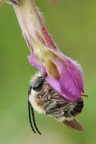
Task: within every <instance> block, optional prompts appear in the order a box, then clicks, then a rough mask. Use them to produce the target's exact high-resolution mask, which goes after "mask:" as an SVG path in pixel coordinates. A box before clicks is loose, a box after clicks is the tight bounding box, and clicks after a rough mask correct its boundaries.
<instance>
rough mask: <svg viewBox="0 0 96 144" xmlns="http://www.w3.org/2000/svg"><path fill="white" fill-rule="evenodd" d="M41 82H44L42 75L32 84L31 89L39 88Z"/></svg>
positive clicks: (41, 84)
mask: <svg viewBox="0 0 96 144" xmlns="http://www.w3.org/2000/svg"><path fill="white" fill-rule="evenodd" d="M43 82H44V77H38V78H37V79H36V81H35V82H34V83H33V85H32V88H33V90H35V91H37V90H41V88H42V86H43Z"/></svg>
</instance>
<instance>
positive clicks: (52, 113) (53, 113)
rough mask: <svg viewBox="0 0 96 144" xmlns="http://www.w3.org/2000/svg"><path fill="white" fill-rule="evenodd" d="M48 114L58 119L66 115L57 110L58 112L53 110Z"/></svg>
mask: <svg viewBox="0 0 96 144" xmlns="http://www.w3.org/2000/svg"><path fill="white" fill-rule="evenodd" d="M46 114H47V115H52V116H56V117H58V116H62V115H63V114H64V112H63V111H61V110H59V109H57V110H56V109H51V110H49V111H46Z"/></svg>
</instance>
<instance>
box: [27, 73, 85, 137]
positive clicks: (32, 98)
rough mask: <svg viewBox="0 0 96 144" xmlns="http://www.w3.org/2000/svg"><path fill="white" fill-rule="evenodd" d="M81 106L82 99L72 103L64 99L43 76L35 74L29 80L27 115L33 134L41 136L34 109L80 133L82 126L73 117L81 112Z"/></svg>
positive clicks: (82, 104)
mask: <svg viewBox="0 0 96 144" xmlns="http://www.w3.org/2000/svg"><path fill="white" fill-rule="evenodd" d="M83 106H84V103H83V99H82V98H78V99H77V100H74V101H71V100H68V99H66V98H64V97H63V96H61V95H60V94H59V93H57V92H56V91H55V90H54V89H53V88H52V87H51V86H50V85H49V84H48V83H47V82H46V80H45V77H44V76H40V75H38V73H37V74H35V75H34V76H33V78H32V79H31V83H30V87H29V90H28V113H29V122H30V125H31V128H32V130H33V132H34V133H36V131H37V132H38V133H39V134H40V135H41V132H40V131H39V129H38V128H37V125H36V121H35V115H34V109H35V110H36V111H37V112H39V113H43V114H46V115H48V116H54V117H55V118H56V119H57V120H58V121H59V122H62V123H64V124H65V125H67V126H69V127H71V128H73V129H75V130H79V131H81V130H83V128H82V125H81V124H80V123H79V122H78V121H77V120H76V119H75V116H76V115H78V114H79V113H80V112H81V111H82V108H83ZM33 108H34V109H33ZM33 124H34V127H35V129H34V127H33Z"/></svg>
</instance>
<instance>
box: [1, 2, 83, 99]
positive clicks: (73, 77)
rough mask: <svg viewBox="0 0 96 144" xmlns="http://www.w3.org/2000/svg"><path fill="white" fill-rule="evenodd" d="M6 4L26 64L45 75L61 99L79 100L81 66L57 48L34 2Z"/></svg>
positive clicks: (81, 79)
mask: <svg viewBox="0 0 96 144" xmlns="http://www.w3.org/2000/svg"><path fill="white" fill-rule="evenodd" d="M1 1H3V0H1ZM1 1H0V2H1ZM9 1H10V3H11V4H12V5H13V7H14V10H15V12H16V16H17V18H18V21H19V24H20V26H21V29H22V33H23V35H24V38H25V40H26V42H27V45H28V47H29V49H30V53H31V54H30V56H29V57H28V61H29V63H30V64H31V65H32V66H34V67H35V68H37V69H39V70H40V71H41V74H42V75H45V74H47V75H46V81H47V83H48V84H49V85H50V86H51V87H53V88H54V89H55V90H56V91H57V92H58V93H59V94H61V96H63V97H65V98H66V99H68V100H76V99H78V98H80V97H81V96H82V95H83V94H84V89H83V78H82V70H81V67H80V65H79V64H78V63H77V62H75V61H73V60H72V59H70V58H68V57H67V56H65V55H63V54H62V53H61V52H60V51H59V50H58V49H57V46H56V45H55V43H54V42H53V40H52V38H51V37H50V35H49V33H48V32H47V30H46V27H45V25H44V23H43V20H42V16H41V14H40V12H39V11H38V9H37V7H36V5H35V4H34V0H24V1H23V2H21V1H18V2H17V0H15V3H14V1H12V0H9Z"/></svg>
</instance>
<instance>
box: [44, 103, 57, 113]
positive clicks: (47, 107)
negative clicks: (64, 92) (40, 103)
mask: <svg viewBox="0 0 96 144" xmlns="http://www.w3.org/2000/svg"><path fill="white" fill-rule="evenodd" d="M55 107H56V101H47V102H46V103H45V104H44V108H45V109H46V111H50V110H51V109H52V108H55Z"/></svg>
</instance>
